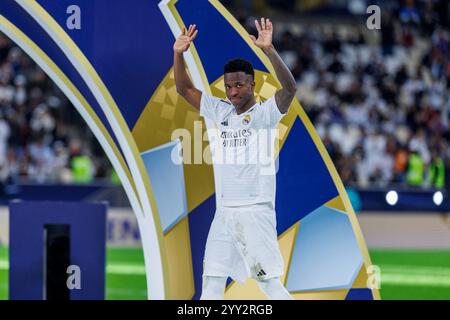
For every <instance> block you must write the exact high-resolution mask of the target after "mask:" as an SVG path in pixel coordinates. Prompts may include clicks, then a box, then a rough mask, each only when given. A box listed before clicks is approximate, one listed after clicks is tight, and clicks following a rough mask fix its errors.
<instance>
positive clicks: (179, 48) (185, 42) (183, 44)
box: [173, 24, 198, 53]
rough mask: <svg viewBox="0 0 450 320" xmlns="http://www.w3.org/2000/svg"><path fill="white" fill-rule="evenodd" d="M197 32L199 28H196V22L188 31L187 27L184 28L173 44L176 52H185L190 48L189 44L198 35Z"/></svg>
mask: <svg viewBox="0 0 450 320" xmlns="http://www.w3.org/2000/svg"><path fill="white" fill-rule="evenodd" d="M197 33H198V30H196V26H195V24H194V25H192V24H191V25H190V26H189V29H188V30H187V31H186V29H185V28H183V30H182V33H181V35H180V36H179V37H178V38H177V40H176V41H175V43H174V45H173V51H175V52H176V53H183V52H185V51H186V50H187V49H189V46H190V45H191V42H192V41H193V40H194V39H195V37H196V36H197Z"/></svg>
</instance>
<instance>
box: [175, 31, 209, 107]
mask: <svg viewBox="0 0 450 320" xmlns="http://www.w3.org/2000/svg"><path fill="white" fill-rule="evenodd" d="M197 33H198V30H196V29H195V24H194V25H190V26H189V29H188V30H187V31H186V29H185V28H183V30H182V33H181V35H180V36H179V37H178V38H177V40H176V41H175V43H174V45H173V71H174V77H175V85H176V87H177V92H178V94H180V95H181V96H182V97H183V98H185V99H186V100H187V102H189V103H190V104H191V105H192V106H194V107H195V108H196V109H198V110H200V101H201V98H202V92H201V91H200V90H198V89H197V88H196V87H194V84H193V83H192V81H191V79H190V78H189V75H188V74H187V72H186V66H185V63H184V58H183V52H185V51H187V50H188V49H189V46H190V45H191V42H192V41H193V40H194V39H195V37H196V36H197Z"/></svg>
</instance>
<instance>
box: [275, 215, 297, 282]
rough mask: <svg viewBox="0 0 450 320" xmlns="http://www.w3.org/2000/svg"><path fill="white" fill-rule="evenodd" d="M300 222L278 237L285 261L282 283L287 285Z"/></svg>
mask: <svg viewBox="0 0 450 320" xmlns="http://www.w3.org/2000/svg"><path fill="white" fill-rule="evenodd" d="M299 226H300V221H299V222H297V223H296V224H294V225H293V226H291V227H290V228H289V229H288V230H286V231H285V232H284V233H283V234H282V235H281V236H280V237H278V245H279V247H280V252H281V256H282V257H283V261H284V272H283V276H282V277H281V282H282V283H283V284H286V280H287V275H288V272H289V268H290V266H291V260H292V253H293V252H294V245H295V240H296V239H297V234H298V228H299Z"/></svg>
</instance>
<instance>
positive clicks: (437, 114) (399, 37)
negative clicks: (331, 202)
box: [241, 0, 450, 189]
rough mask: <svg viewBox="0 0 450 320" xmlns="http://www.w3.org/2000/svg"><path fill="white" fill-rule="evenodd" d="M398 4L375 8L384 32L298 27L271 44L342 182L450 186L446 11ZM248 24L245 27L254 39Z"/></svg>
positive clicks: (361, 27)
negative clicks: (296, 86) (285, 67)
mask: <svg viewBox="0 0 450 320" xmlns="http://www.w3.org/2000/svg"><path fill="white" fill-rule="evenodd" d="M384 2H386V1H384ZM396 3H397V5H392V4H393V2H389V4H390V6H387V7H382V8H381V12H382V18H381V30H368V29H367V28H366V24H365V21H363V22H361V21H360V22H358V24H357V25H354V24H353V25H352V24H347V25H345V24H342V25H336V24H329V25H327V24H326V23H325V24H320V25H318V24H308V23H304V24H302V27H301V28H298V30H297V32H293V31H292V29H293V28H289V26H288V27H285V28H284V30H282V31H279V32H278V34H276V35H275V39H274V41H275V44H276V48H277V49H278V50H279V52H280V55H281V56H282V58H283V60H284V61H285V62H286V64H287V65H288V67H289V68H290V69H291V71H292V73H293V74H294V76H295V78H296V80H297V83H298V91H297V97H298V99H299V101H300V102H301V104H302V106H303V108H304V109H305V110H306V111H307V113H308V115H309V117H310V119H311V120H312V122H313V123H314V125H315V128H316V130H317V131H318V133H319V135H320V136H321V138H322V141H323V142H324V145H325V147H326V149H327V150H328V152H329V154H330V155H331V157H332V159H333V162H334V164H335V166H336V167H337V170H338V172H339V173H340V175H341V178H342V179H343V181H344V183H346V184H347V185H352V186H358V187H368V186H369V187H386V186H388V185H393V184H395V185H407V186H409V187H413V188H438V189H440V188H444V187H445V184H446V183H447V186H448V185H449V184H450V148H449V141H450V140H449V139H450V132H449V126H448V117H449V111H450V47H449V44H450V37H449V28H448V11H447V12H446V13H445V12H444V13H445V14H444V15H442V12H439V8H440V6H439V5H440V4H441V1H432V0H431V1H404V2H401V1H398V2H396ZM253 19H254V18H247V19H241V23H243V24H244V25H245V26H246V28H247V30H248V31H249V32H250V33H253V34H256V31H255V29H254V25H253ZM275 27H276V26H275Z"/></svg>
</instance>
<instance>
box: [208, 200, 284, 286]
mask: <svg viewBox="0 0 450 320" xmlns="http://www.w3.org/2000/svg"><path fill="white" fill-rule="evenodd" d="M203 262H204V264H203V275H204V276H214V277H231V278H232V279H233V280H235V281H238V282H240V283H244V282H245V281H246V280H247V278H249V277H252V278H254V279H256V280H266V279H270V278H275V277H280V276H281V275H282V274H283V269H284V264H283V258H282V256H281V253H280V248H279V246H278V241H277V231H276V216H275V210H274V208H273V205H272V203H260V204H253V205H247V206H240V207H221V208H219V209H218V210H217V211H216V214H215V216H214V219H213V222H212V224H211V227H210V229H209V234H208V239H207V241H206V248H205V257H204V261H203Z"/></svg>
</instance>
